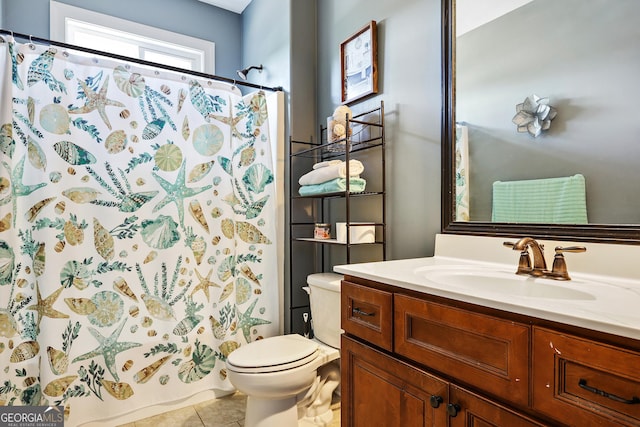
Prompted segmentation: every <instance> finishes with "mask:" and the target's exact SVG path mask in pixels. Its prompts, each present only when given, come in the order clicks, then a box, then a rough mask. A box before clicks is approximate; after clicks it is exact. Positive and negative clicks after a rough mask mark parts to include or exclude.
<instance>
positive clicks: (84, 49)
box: [0, 29, 283, 92]
mask: <svg viewBox="0 0 640 427" xmlns="http://www.w3.org/2000/svg"><path fill="white" fill-rule="evenodd" d="M0 34H7V35H10V36H12V37H19V38H21V39H25V40H29V42H31V43H33V42H38V43H42V44H47V45H53V46H58V47H62V48H64V49H72V50H78V51H81V52H85V53H90V54H92V55H100V56H106V57H108V58H113V59H118V60H120V61H125V62H135V63H137V64H140V65H146V66H148V67H156V68H162V69H164V70H169V71H174V72H176V73H182V74H192V75H194V76H197V77H203V78H205V79H209V80H218V81H223V82H227V83H231V84H233V85H236V86H237V85H242V86H248V87H252V88H255V89H263V90H270V91H272V92H279V91H282V90H283V89H282V86H276V87H269V86H261V85H257V84H255V83H249V82H243V81H237V80H235V79H230V78H228V77H221V76H216V75H213V74H207V73H202V72H200V71H193V70H188V69H186V68H178V67H172V66H171V65H164V64H159V63H157V62H151V61H145V60H144V59H138V58H132V57H129V56H123V55H118V54H116V53H109V52H103V51H100V50H95V49H90V48H87V47H82V46H75V45H72V44H67V43H62V42H57V41H54V40H48V39H44V38H41V37H34V36H31V35H28V34H22V33H16V32H14V31H9V30H4V29H0Z"/></svg>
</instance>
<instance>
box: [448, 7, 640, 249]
mask: <svg viewBox="0 0 640 427" xmlns="http://www.w3.org/2000/svg"><path fill="white" fill-rule="evenodd" d="M441 10H442V17H441V29H442V33H441V40H442V131H441V138H442V141H441V144H442V194H441V196H442V201H441V203H442V217H441V222H442V224H441V230H442V233H449V234H468V235H475V236H505V237H522V236H531V237H534V238H537V239H548V240H571V241H579V242H598V243H617V244H631V245H640V225H624V224H583V225H578V224H576V225H572V224H568V225H566V224H517V223H494V222H480V221H469V222H461V221H455V179H454V170H455V123H456V120H455V105H456V96H455V95H456V94H455V69H456V67H455V65H456V64H455V17H456V11H455V0H442V5H441Z"/></svg>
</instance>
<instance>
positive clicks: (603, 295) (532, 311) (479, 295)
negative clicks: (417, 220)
mask: <svg viewBox="0 0 640 427" xmlns="http://www.w3.org/2000/svg"><path fill="white" fill-rule="evenodd" d="M505 240H510V241H513V240H515V239H504V238H494V237H475V236H458V235H438V236H437V238H436V251H435V256H433V257H427V258H413V259H404V260H395V261H382V262H371V263H361V264H350V265H338V266H336V267H334V270H335V271H336V272H338V273H342V274H348V275H352V276H357V277H361V278H364V279H370V280H375V281H378V282H382V283H386V284H389V285H394V286H397V287H399V288H404V289H411V290H414V291H418V292H423V293H426V294H431V295H437V296H441V297H445V298H449V299H453V300H458V301H464V302H468V303H472V304H477V305H482V306H486V307H491V308H495V309H499V310H504V311H510V312H513V313H519V314H524V315H528V316H533V317H537V318H540V319H547V320H552V321H556V322H561V323H565V324H569V325H574V326H579V327H583V328H588V329H593V330H597V331H601V332H607V333H611V334H615V335H620V336H624V337H629V338H634V339H638V340H640V247H637V246H624V245H609V244H598V243H595V244H590V243H587V244H585V243H576V242H555V241H543V243H544V244H545V247H546V248H551V249H547V250H546V254H545V255H546V258H547V265H548V266H549V268H551V263H552V261H553V248H554V246H569V245H582V246H586V247H587V252H585V253H578V254H574V253H569V254H565V259H566V262H567V266H568V270H569V274H570V275H571V277H572V280H569V281H555V280H553V281H552V280H549V279H538V278H529V277H528V276H518V275H516V274H515V270H516V268H517V264H518V258H519V252H518V251H512V250H511V249H509V248H505V247H503V246H502V242H503V241H505ZM453 255H456V256H453ZM447 266H460V268H459V269H455V268H454V269H450V268H449V269H447ZM476 267H477V268H479V269H480V271H483V270H485V271H490V270H491V271H493V270H495V271H496V272H502V273H501V274H503V275H504V277H510V275H509V274H508V273H509V272H511V271H512V272H514V273H513V277H514V280H516V281H519V282H520V283H521V285H522V284H523V281H526V282H524V285H526V286H532V287H534V286H536V285H538V287H539V288H540V287H546V288H548V289H551V290H557V291H559V292H555V293H554V292H552V293H551V294H555V296H553V295H551V296H550V297H549V298H547V297H545V293H544V292H543V291H540V292H534V293H537V294H538V295H535V296H530V295H526V294H523V293H522V292H518V293H509V291H508V290H506V291H505V292H498V291H496V290H495V287H493V288H485V287H483V286H478V287H477V288H476V287H473V286H466V287H456V286H447V285H446V284H445V283H442V281H437V280H429V278H428V277H427V276H428V275H427V274H425V273H424V272H425V271H426V270H429V269H435V270H438V269H440V268H442V270H443V271H447V270H449V271H456V270H459V271H463V272H464V271H465V269H470V270H474V271H475V269H476ZM536 290H537V289H536ZM564 291H566V292H567V294H566V295H565V294H564V293H563V292H564ZM573 293H575V294H576V295H577V296H578V297H576V298H573V297H572V296H571V295H572V294H573ZM557 295H561V297H558V296H557Z"/></svg>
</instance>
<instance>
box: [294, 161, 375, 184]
mask: <svg viewBox="0 0 640 427" xmlns="http://www.w3.org/2000/svg"><path fill="white" fill-rule="evenodd" d="M363 171H364V166H363V165H362V162H360V161H359V160H349V175H350V176H351V177H358V176H360V174H361V173H362V172H363ZM346 177H347V163H346V162H343V161H341V162H340V163H336V164H332V165H327V166H324V167H320V168H318V169H314V170H312V171H311V172H307V173H306V174H304V175H302V176H301V177H300V179H299V180H298V183H299V184H300V185H315V184H322V183H323V182H327V181H331V180H332V179H335V178H346Z"/></svg>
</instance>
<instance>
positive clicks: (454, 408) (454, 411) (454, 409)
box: [447, 403, 460, 418]
mask: <svg viewBox="0 0 640 427" xmlns="http://www.w3.org/2000/svg"><path fill="white" fill-rule="evenodd" d="M458 412H460V405H458V404H457V403H449V404H448V405H447V414H449V416H450V417H451V418H454V417H455V416H457V415H458Z"/></svg>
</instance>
